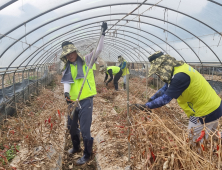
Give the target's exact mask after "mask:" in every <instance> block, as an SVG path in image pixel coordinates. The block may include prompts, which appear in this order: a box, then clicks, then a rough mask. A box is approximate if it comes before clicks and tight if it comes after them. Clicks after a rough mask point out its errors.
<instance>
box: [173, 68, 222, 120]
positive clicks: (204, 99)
mask: <svg viewBox="0 0 222 170" xmlns="http://www.w3.org/2000/svg"><path fill="white" fill-rule="evenodd" d="M180 72H182V73H185V74H187V75H188V76H189V77H190V85H189V86H188V88H187V89H186V90H185V91H184V92H183V93H182V94H181V95H180V96H179V97H178V99H177V102H178V104H179V105H180V107H181V108H182V109H183V110H184V112H185V113H186V114H187V116H188V117H190V116H195V117H202V116H206V115H208V114H210V113H211V112H213V111H215V110H216V109H217V108H218V107H219V106H220V103H221V99H220V97H219V96H218V95H217V94H216V92H215V91H214V89H213V88H212V87H211V86H210V84H209V83H208V82H207V81H206V80H205V78H204V77H203V76H202V75H201V74H200V73H199V72H198V71H196V70H195V69H194V68H192V67H191V66H189V65H188V64H183V65H182V66H179V67H174V72H173V75H175V74H177V73H180Z"/></svg>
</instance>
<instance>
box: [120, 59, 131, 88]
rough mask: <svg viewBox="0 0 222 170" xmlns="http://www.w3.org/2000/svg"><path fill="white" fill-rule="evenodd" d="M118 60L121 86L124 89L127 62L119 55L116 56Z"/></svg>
mask: <svg viewBox="0 0 222 170" xmlns="http://www.w3.org/2000/svg"><path fill="white" fill-rule="evenodd" d="M118 62H120V65H119V67H120V69H121V70H122V71H123V74H122V76H123V88H124V90H126V75H127V74H129V69H128V63H127V62H126V60H125V59H124V58H123V57H122V56H121V55H120V56H118Z"/></svg>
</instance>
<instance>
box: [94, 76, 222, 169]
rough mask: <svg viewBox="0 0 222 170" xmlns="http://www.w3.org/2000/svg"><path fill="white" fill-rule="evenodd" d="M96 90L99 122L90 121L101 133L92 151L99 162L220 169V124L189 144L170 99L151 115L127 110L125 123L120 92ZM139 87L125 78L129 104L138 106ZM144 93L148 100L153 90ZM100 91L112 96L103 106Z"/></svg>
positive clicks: (184, 123) (137, 81)
mask: <svg viewBox="0 0 222 170" xmlns="http://www.w3.org/2000/svg"><path fill="white" fill-rule="evenodd" d="M98 88H102V89H103V90H102V91H101V92H102V93H100V94H98V96H97V97H96V98H97V99H96V100H95V102H94V103H95V107H96V111H95V112H97V113H100V114H99V116H98V117H99V118H100V119H97V120H95V122H94V123H96V124H97V125H98V126H99V127H100V128H98V129H93V131H96V133H98V132H99V130H100V129H104V133H103V134H104V138H105V140H104V141H103V142H102V143H101V144H100V145H101V147H98V148H99V149H98V152H99V153H101V152H102V154H103V155H104V156H105V157H106V159H101V160H100V161H101V162H102V164H106V165H109V166H110V167H116V166H118V168H120V169H124V168H125V167H126V165H128V164H130V165H131V168H132V169H221V163H220V160H221V156H222V155H221V149H220V148H221V144H220V143H221V139H220V138H219V136H218V134H220V133H218V132H220V130H219V129H220V124H219V126H218V131H216V133H214V134H209V135H210V137H209V138H208V139H204V142H203V143H199V142H196V143H193V142H191V138H192V137H191V138H189V137H188V133H187V124H188V118H186V116H185V114H184V113H183V112H182V111H181V109H180V108H179V106H178V105H177V104H176V103H175V101H172V102H171V103H170V104H168V105H167V106H164V107H162V108H159V109H153V110H152V112H150V111H144V112H143V111H140V110H130V119H129V125H128V123H127V121H128V118H127V110H126V103H127V101H126V92H125V91H120V92H118V93H115V94H112V92H110V90H106V89H105V87H104V86H101V87H98ZM145 89H146V87H145V85H144V79H140V78H133V79H131V80H130V103H131V104H132V103H144V101H146V96H145V95H144V92H145ZM148 92H149V96H151V95H152V94H153V93H154V92H155V90H152V89H150V88H149V89H148ZM104 93H106V94H107V95H109V98H115V99H114V100H113V102H109V101H108V100H107V96H106V95H105V94H104ZM111 96H113V97H111ZM104 99H105V100H104ZM103 106H106V107H103ZM98 117H97V118H98ZM128 142H129V143H130V162H128ZM102 145H103V146H102ZM102 167H103V168H102V169H106V168H107V169H108V167H106V166H103V165H102Z"/></svg>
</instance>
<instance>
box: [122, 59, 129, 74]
mask: <svg viewBox="0 0 222 170" xmlns="http://www.w3.org/2000/svg"><path fill="white" fill-rule="evenodd" d="M124 62H126V60H124V61H123V62H122V65H123V63H124ZM122 71H123V74H122V76H125V75H127V74H129V69H128V64H127V62H126V67H125V68H124V69H122Z"/></svg>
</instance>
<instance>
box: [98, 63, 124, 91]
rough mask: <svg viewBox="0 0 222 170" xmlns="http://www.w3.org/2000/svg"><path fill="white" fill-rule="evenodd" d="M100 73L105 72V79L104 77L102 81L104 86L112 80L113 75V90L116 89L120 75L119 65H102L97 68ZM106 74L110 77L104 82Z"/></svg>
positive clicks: (106, 77)
mask: <svg viewBox="0 0 222 170" xmlns="http://www.w3.org/2000/svg"><path fill="white" fill-rule="evenodd" d="M99 71H100V72H101V73H102V74H103V73H106V76H105V79H104V83H106V86H108V83H109V82H111V81H112V80H113V75H114V76H115V77H114V80H113V82H114V87H115V90H116V91H118V90H119V89H118V81H119V79H120V77H121V76H122V73H123V72H122V70H121V69H120V67H117V66H109V67H104V66H102V67H101V68H100V70H99ZM108 75H109V76H110V79H109V80H108V81H107V82H106V80H107V79H108Z"/></svg>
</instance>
